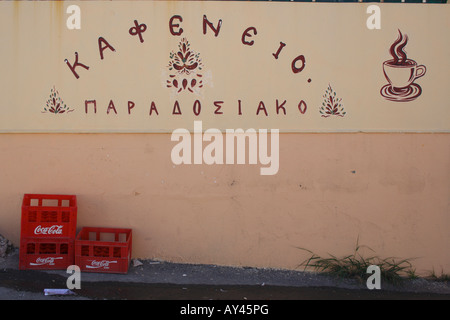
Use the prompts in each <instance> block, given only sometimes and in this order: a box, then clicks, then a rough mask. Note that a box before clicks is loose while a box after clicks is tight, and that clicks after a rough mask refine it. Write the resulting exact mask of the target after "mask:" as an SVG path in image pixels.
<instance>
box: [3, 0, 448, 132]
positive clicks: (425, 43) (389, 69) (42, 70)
mask: <svg viewBox="0 0 450 320" xmlns="http://www.w3.org/2000/svg"><path fill="white" fill-rule="evenodd" d="M371 7H374V6H373V5H371ZM375 7H376V9H377V10H374V9H373V8H372V9H370V8H369V7H368V5H367V4H361V3H358V4H346V5H342V4H318V3H276V2H275V3H272V2H197V1H195V2H186V1H183V2H173V1H171V2H164V1H156V2H153V1H151V2H150V1H149V2H143V1H125V2H122V1H112V2H111V1H98V2H97V1H89V2H65V1H64V2H60V1H55V2H53V1H45V2H22V1H7V2H5V1H3V2H1V3H0V9H1V10H0V24H1V28H0V37H1V39H2V43H3V46H2V51H1V53H0V55H1V58H2V77H1V80H0V81H1V83H0V88H1V89H0V90H1V95H0V108H1V111H2V112H1V115H0V132H172V131H173V130H175V129H177V128H187V129H189V130H193V126H194V121H202V125H203V128H204V130H206V129H207V128H218V129H220V130H223V131H225V130H226V129H227V128H243V129H246V128H255V129H257V128H267V129H279V130H280V132H359V131H363V132H389V131H391V132H397V131H400V132H402V131H404V132H449V131H450V121H449V119H450V105H449V102H448V98H447V95H446V92H447V91H448V87H449V85H450V81H449V76H448V75H449V70H450V60H449V56H450V38H449V37H445V36H442V35H444V34H446V33H448V32H449V31H450V22H449V21H450V19H449V18H450V9H449V7H448V6H447V5H437V4H436V5H421V4H416V5H404V4H383V3H380V4H377V5H376V6H375ZM369 9H370V10H369ZM372 12H375V13H374V14H373V15H370V14H371V13H372ZM400 13H401V14H400ZM375 14H376V16H375ZM380 16H381V17H382V19H381V20H380V19H377V17H380ZM369 20H370V23H369ZM418 21H420V23H418ZM437 30H439V32H436V31H437Z"/></svg>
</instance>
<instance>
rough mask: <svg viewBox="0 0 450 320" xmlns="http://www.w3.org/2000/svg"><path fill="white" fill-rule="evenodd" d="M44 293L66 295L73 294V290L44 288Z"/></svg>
mask: <svg viewBox="0 0 450 320" xmlns="http://www.w3.org/2000/svg"><path fill="white" fill-rule="evenodd" d="M44 294H45V295H46V296H60V295H61V296H67V295H73V294H75V292H73V291H71V290H69V289H44Z"/></svg>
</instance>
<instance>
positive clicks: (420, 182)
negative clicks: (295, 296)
mask: <svg viewBox="0 0 450 320" xmlns="http://www.w3.org/2000/svg"><path fill="white" fill-rule="evenodd" d="M174 145H175V142H171V141H170V135H169V134H1V135H0V164H1V167H0V234H3V235H4V236H6V237H8V238H9V239H11V240H12V241H13V242H14V243H15V244H16V245H18V244H19V240H20V206H21V201H22V196H23V194H24V193H60V194H76V195H77V196H78V205H79V211H78V227H83V226H116V227H127V228H128V227H129V228H132V229H133V255H134V256H135V257H139V258H156V259H162V260H168V261H175V262H188V263H213V264H220V265H233V266H238V265H239V266H243V265H245V266H259V267H275V268H287V269H294V268H296V266H297V265H298V264H299V263H300V262H302V261H303V260H304V259H306V258H307V257H308V255H307V254H306V253H305V252H303V251H301V250H299V249H297V248H296V247H304V248H308V249H310V250H312V251H314V252H316V253H318V254H321V255H326V254H327V253H331V254H334V255H337V256H340V255H344V254H349V253H351V252H352V250H353V249H354V246H355V244H356V239H357V237H358V236H359V239H360V244H364V245H368V246H370V247H371V248H372V249H373V250H375V254H377V255H379V256H381V257H388V256H395V257H399V258H413V257H414V258H416V259H415V260H413V263H414V266H415V267H416V268H417V271H418V272H419V273H420V272H428V271H431V270H432V269H433V268H434V270H435V271H436V272H438V273H439V272H441V271H443V272H446V273H449V272H450V251H449V250H448V248H449V244H450V232H449V229H450V135H449V134H436V133H435V134H400V133H396V134H391V133H386V134H367V133H353V134H336V133H334V134H282V135H280V169H279V172H278V174H276V175H274V176H262V175H260V174H259V168H260V165H211V166H208V165H181V166H175V165H173V164H172V161H171V158H170V152H171V149H172V147H173V146H174Z"/></svg>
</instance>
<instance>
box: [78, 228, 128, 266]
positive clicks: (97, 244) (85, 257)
mask: <svg viewBox="0 0 450 320" xmlns="http://www.w3.org/2000/svg"><path fill="white" fill-rule="evenodd" d="M131 247H132V232H131V229H123V228H97V227H84V228H82V229H81V231H80V232H79V233H78V236H77V238H76V240H75V264H76V265H77V266H78V267H79V268H80V270H81V271H86V272H102V273H127V272H128V267H129V265H130V261H131Z"/></svg>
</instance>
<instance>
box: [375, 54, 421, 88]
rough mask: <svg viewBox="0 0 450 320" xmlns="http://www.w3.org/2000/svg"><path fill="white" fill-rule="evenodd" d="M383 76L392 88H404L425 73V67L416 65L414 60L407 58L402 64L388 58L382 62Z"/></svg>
mask: <svg viewBox="0 0 450 320" xmlns="http://www.w3.org/2000/svg"><path fill="white" fill-rule="evenodd" d="M383 71H384V76H385V77H386V79H387V80H388V81H389V83H390V84H391V86H392V87H393V88H399V89H400V88H406V87H409V86H410V85H411V83H413V82H414V80H416V79H417V78H420V77H422V76H423V75H425V72H426V71H427V68H426V67H425V66H423V65H417V63H416V62H415V61H414V60H411V59H407V60H406V61H405V62H404V63H402V64H395V63H394V60H388V61H385V62H384V63H383Z"/></svg>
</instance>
